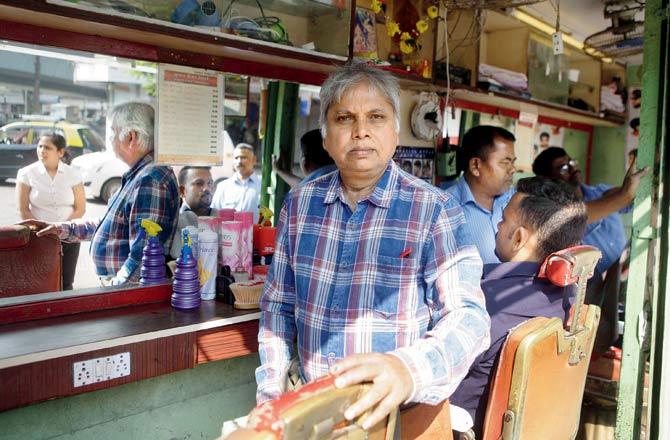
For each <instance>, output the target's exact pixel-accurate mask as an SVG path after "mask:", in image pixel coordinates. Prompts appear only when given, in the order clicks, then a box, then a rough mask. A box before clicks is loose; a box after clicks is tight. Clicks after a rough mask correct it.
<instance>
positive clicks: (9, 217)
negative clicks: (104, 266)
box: [0, 180, 107, 289]
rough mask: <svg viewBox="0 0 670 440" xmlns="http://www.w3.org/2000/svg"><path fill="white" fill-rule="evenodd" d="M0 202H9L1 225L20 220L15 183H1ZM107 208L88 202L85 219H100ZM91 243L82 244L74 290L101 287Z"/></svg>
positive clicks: (1, 214)
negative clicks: (90, 251) (93, 259)
mask: <svg viewBox="0 0 670 440" xmlns="http://www.w3.org/2000/svg"><path fill="white" fill-rule="evenodd" d="M0 200H6V201H8V205H9V206H7V207H6V209H3V210H0V225H10V224H13V223H16V222H18V221H19V220H20V218H19V214H18V212H17V210H16V198H15V196H14V182H13V181H12V180H9V181H6V182H0ZM106 209H107V206H106V205H105V204H104V203H102V202H101V201H98V200H95V201H94V200H90V199H89V200H87V201H86V214H84V216H85V217H100V216H102V215H104V214H105V211H106ZM90 244H91V243H90V242H89V241H85V242H82V244H81V250H80V251H79V260H78V262H77V273H76V275H75V278H74V288H75V289H79V288H83V287H96V286H99V285H100V283H99V282H98V277H97V275H96V274H95V268H94V267H93V263H92V262H91V257H90V256H89V247H90Z"/></svg>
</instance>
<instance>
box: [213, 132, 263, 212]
mask: <svg viewBox="0 0 670 440" xmlns="http://www.w3.org/2000/svg"><path fill="white" fill-rule="evenodd" d="M254 165H256V155H255V154H254V147H252V146H251V145H249V144H245V143H240V144H237V146H235V150H233V169H234V170H235V175H233V176H232V177H230V178H228V179H226V180H224V181H223V182H221V183H219V185H218V186H217V187H216V191H215V192H214V197H213V198H212V208H214V209H224V208H233V209H235V210H237V211H252V212H253V213H254V219H256V220H257V219H258V204H259V203H260V196H261V178H260V176H258V175H256V173H254Z"/></svg>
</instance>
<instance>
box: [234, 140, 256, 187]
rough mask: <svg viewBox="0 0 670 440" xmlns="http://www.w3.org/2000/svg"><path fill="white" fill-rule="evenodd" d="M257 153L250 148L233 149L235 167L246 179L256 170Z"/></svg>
mask: <svg viewBox="0 0 670 440" xmlns="http://www.w3.org/2000/svg"><path fill="white" fill-rule="evenodd" d="M254 165H256V155H255V154H254V153H253V152H252V151H251V150H249V149H248V148H235V150H233V169H234V170H235V171H236V172H237V173H238V174H239V175H240V177H242V178H244V179H246V178H247V177H249V176H251V174H252V173H253V172H254Z"/></svg>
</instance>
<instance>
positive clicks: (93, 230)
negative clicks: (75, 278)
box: [61, 153, 179, 281]
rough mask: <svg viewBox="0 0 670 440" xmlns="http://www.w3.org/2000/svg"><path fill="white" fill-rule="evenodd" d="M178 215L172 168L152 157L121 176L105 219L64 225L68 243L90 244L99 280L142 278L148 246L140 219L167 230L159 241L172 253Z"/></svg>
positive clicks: (134, 279)
mask: <svg viewBox="0 0 670 440" xmlns="http://www.w3.org/2000/svg"><path fill="white" fill-rule="evenodd" d="M178 213H179V188H178V186H177V179H176V178H175V176H174V172H173V171H172V168H170V167H164V166H157V165H155V164H154V163H153V157H152V154H151V153H149V154H147V155H146V156H144V157H143V158H142V159H140V160H139V161H138V162H137V163H136V164H135V165H134V166H133V167H132V168H131V169H130V170H128V171H127V172H126V173H125V174H124V175H123V178H122V184H121V189H120V190H119V191H118V192H117V193H116V194H115V195H114V196H113V197H112V198H111V199H110V201H109V204H108V206H107V212H106V213H105V215H104V216H103V217H102V218H101V219H80V220H74V221H72V222H68V223H66V225H67V226H68V227H67V228H66V230H65V233H66V235H65V236H62V237H61V238H63V239H65V240H91V251H90V252H91V258H92V259H93V263H94V264H95V269H96V272H97V274H98V275H100V276H120V277H122V278H127V279H129V280H133V281H136V280H137V279H139V274H140V271H139V270H138V268H139V266H140V264H141V262H142V249H143V248H144V245H145V243H146V240H145V234H144V233H143V232H142V233H141V231H142V228H141V227H140V222H141V220H142V219H145V218H146V219H149V220H152V221H154V222H156V223H158V224H159V225H160V227H161V228H163V230H162V231H161V232H160V233H159V234H158V239H159V240H160V242H161V243H162V244H163V249H164V251H165V254H166V255H168V254H169V250H170V245H171V243H172V234H173V231H174V230H175V228H176V226H177V219H178Z"/></svg>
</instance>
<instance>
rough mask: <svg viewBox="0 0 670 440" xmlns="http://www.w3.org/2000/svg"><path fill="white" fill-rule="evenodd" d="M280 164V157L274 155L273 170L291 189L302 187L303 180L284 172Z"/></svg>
mask: <svg viewBox="0 0 670 440" xmlns="http://www.w3.org/2000/svg"><path fill="white" fill-rule="evenodd" d="M279 162H280V159H279V157H278V156H275V155H274V154H273V155H272V170H273V171H274V172H275V173H277V175H278V176H279V177H281V178H282V179H283V180H284V182H286V184H287V185H288V186H290V187H291V188H294V187H296V186H298V185H300V182H301V181H302V179H301V178H300V177H298V176H296V175H294V174H292V173H290V172H288V171H285V170H283V169H282V168H280V167H279Z"/></svg>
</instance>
